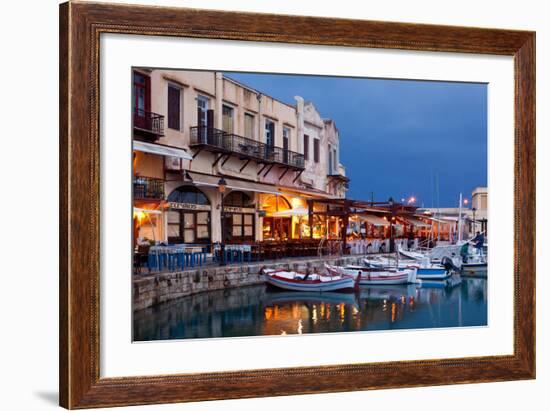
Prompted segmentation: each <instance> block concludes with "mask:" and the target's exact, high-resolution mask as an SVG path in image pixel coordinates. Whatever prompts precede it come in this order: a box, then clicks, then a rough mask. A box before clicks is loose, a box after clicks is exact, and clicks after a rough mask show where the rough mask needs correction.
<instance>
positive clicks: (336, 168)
mask: <svg viewBox="0 0 550 411" xmlns="http://www.w3.org/2000/svg"><path fill="white" fill-rule="evenodd" d="M332 161H333V163H334V164H333V167H332V169H333V170H334V174H338V152H337V151H336V149H333V150H332Z"/></svg>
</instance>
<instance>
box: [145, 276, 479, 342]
mask: <svg viewBox="0 0 550 411" xmlns="http://www.w3.org/2000/svg"><path fill="white" fill-rule="evenodd" d="M486 324H487V280H486V279H480V278H465V279H462V280H461V279H460V277H455V276H453V277H451V278H449V279H447V280H446V281H444V282H442V281H440V282H438V283H436V282H433V283H432V282H425V283H423V284H421V285H415V284H413V285H391V286H361V287H360V289H359V290H358V292H356V293H337V292H327V293H319V292H290V291H276V292H273V291H271V290H268V289H266V287H265V285H258V286H250V287H242V288H235V289H228V290H221V291H212V292H207V293H202V294H197V295H193V296H188V297H182V298H180V299H178V300H174V301H171V302H167V303H164V304H161V305H159V306H157V307H154V308H149V309H145V310H141V311H138V312H136V313H134V340H135V341H148V340H162V339H187V338H212V337H218V338H219V337H243V336H257V335H290V334H309V333H330V332H347V331H370V330H392V329H416V328H436V327H464V326H484V325H486Z"/></svg>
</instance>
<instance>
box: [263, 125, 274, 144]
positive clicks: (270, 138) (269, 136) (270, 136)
mask: <svg viewBox="0 0 550 411" xmlns="http://www.w3.org/2000/svg"><path fill="white" fill-rule="evenodd" d="M265 144H267V145H268V146H271V147H273V146H274V145H275V123H274V122H273V121H271V120H270V119H268V118H266V119H265Z"/></svg>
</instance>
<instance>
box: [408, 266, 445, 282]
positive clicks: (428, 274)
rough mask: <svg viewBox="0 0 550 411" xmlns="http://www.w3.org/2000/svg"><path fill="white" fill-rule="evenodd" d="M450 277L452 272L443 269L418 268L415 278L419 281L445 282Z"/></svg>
mask: <svg viewBox="0 0 550 411" xmlns="http://www.w3.org/2000/svg"><path fill="white" fill-rule="evenodd" d="M451 275H452V272H451V271H449V270H447V269H445V268H422V267H420V268H418V270H417V271H416V278H418V279H420V280H445V279H447V278H449V277H450V276H451Z"/></svg>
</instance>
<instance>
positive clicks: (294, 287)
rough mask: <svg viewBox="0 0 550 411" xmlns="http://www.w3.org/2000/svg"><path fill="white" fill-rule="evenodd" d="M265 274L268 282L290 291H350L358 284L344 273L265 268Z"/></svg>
mask: <svg viewBox="0 0 550 411" xmlns="http://www.w3.org/2000/svg"><path fill="white" fill-rule="evenodd" d="M263 274H264V278H265V282H266V283H267V284H269V285H271V286H273V287H277V288H280V289H283V290H289V291H317V292H326V291H350V290H353V289H354V288H355V285H356V284H355V281H354V279H353V278H352V277H349V276H343V275H336V276H327V275H321V274H318V273H312V274H305V273H299V272H296V271H285V270H263Z"/></svg>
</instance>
